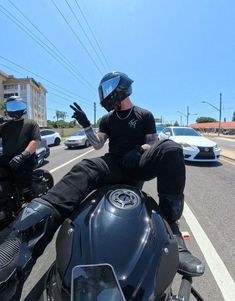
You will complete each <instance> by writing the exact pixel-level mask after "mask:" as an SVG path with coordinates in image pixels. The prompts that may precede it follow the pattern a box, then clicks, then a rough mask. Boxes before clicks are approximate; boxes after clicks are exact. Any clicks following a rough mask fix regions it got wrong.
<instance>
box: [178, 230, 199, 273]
mask: <svg viewBox="0 0 235 301" xmlns="http://www.w3.org/2000/svg"><path fill="white" fill-rule="evenodd" d="M175 239H176V241H177V244H178V250H179V268H178V273H179V274H181V275H185V276H189V277H195V276H201V275H202V274H203V273H204V271H205V266H204V265H203V264H202V262H201V261H200V259H198V258H197V257H195V256H193V255H192V254H191V253H190V252H189V250H188V249H187V247H186V244H185V242H184V239H183V237H182V235H181V234H177V235H175Z"/></svg>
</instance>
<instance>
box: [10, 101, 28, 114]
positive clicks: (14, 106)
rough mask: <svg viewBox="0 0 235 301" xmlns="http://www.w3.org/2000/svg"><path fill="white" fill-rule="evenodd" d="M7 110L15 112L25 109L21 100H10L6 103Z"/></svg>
mask: <svg viewBox="0 0 235 301" xmlns="http://www.w3.org/2000/svg"><path fill="white" fill-rule="evenodd" d="M6 110H7V112H16V111H24V110H26V104H25V103H24V102H21V101H17V100H12V101H8V102H7V103H6Z"/></svg>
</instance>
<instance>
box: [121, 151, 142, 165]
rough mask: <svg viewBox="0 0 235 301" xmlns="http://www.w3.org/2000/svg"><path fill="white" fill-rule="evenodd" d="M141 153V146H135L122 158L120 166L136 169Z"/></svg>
mask: <svg viewBox="0 0 235 301" xmlns="http://www.w3.org/2000/svg"><path fill="white" fill-rule="evenodd" d="M143 153H144V149H143V148H142V147H141V146H136V147H135V148H133V149H132V150H130V151H129V152H128V153H127V154H126V155H125V156H124V157H123V159H122V166H123V167H124V168H128V169H133V168H136V167H137V166H138V164H139V161H140V157H141V155H142V154H143Z"/></svg>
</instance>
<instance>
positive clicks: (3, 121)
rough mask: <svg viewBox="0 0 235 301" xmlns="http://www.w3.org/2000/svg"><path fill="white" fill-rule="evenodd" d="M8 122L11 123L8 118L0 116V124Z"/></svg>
mask: <svg viewBox="0 0 235 301" xmlns="http://www.w3.org/2000/svg"><path fill="white" fill-rule="evenodd" d="M8 121H10V120H9V119H8V118H6V117H3V116H0V124H3V123H6V122H8Z"/></svg>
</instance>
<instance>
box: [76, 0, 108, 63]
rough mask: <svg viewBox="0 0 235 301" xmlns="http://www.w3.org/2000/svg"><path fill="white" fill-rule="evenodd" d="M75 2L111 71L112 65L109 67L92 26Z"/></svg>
mask: <svg viewBox="0 0 235 301" xmlns="http://www.w3.org/2000/svg"><path fill="white" fill-rule="evenodd" d="M75 2H76V5H77V7H78V9H79V11H80V13H81V15H82V17H83V19H84V20H85V22H86V25H87V27H88V29H89V30H90V33H91V35H92V36H93V38H94V40H95V43H96V45H97V47H98V49H99V51H100V53H101V55H102V56H103V58H104V60H105V62H106V64H107V66H108V67H109V69H110V65H109V63H108V60H107V59H106V57H105V55H104V53H103V51H102V49H101V47H100V44H99V42H98V40H97V39H96V37H95V34H94V32H93V30H92V28H91V26H90V25H89V23H88V21H87V18H86V16H85V14H84V13H83V11H82V9H81V7H80V6H79V4H78V2H77V0H75Z"/></svg>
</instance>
